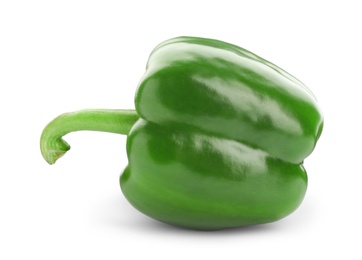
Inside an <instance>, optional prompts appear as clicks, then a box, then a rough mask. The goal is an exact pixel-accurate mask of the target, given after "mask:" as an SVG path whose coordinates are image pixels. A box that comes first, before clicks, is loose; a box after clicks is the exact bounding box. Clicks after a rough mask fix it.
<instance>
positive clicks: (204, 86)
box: [40, 37, 323, 230]
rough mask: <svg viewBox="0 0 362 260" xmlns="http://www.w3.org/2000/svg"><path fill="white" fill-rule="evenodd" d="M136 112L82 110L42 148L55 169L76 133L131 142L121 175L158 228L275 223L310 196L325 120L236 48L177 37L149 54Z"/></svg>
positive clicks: (295, 90) (274, 71) (60, 123)
mask: <svg viewBox="0 0 362 260" xmlns="http://www.w3.org/2000/svg"><path fill="white" fill-rule="evenodd" d="M135 107H136V110H135V111H134V110H106V109H105V110H82V111H77V112H73V113H66V114H63V115H61V116H59V117H58V118H56V119H54V120H53V121H52V122H50V123H49V124H48V125H47V126H46V128H45V129H44V131H43V133H42V136H41V144H40V146H41V151H42V154H43V156H44V158H45V160H46V161H47V162H48V163H50V164H52V163H54V162H55V161H56V160H57V159H58V158H59V157H60V156H62V155H63V154H64V153H65V152H66V151H67V150H68V149H69V145H68V144H67V143H66V142H65V141H64V140H63V139H62V136H64V135H65V134H67V133H69V132H72V131H78V130H96V131H106V132H112V133H120V134H125V135H128V138H127V154H128V159H129V165H128V166H127V167H126V169H125V170H124V172H123V174H122V175H121V178H120V184H121V188H122V191H123V193H124V195H125V196H126V198H127V199H128V200H129V202H130V203H131V204H132V205H133V206H134V207H135V208H137V209H138V210H139V211H141V212H143V213H144V214H146V215H148V216H150V217H152V218H154V219H157V220H159V221H162V222H165V223H169V224H173V225H177V226H181V227H186V228H192V229H201V230H214V229H223V228H231V227H239V226H245V225H252V224H260V223H267V222H272V221H276V220H278V219H281V218H283V217H285V216H287V215H288V214H290V213H291V212H293V211H294V210H295V209H296V208H297V207H298V206H299V205H300V203H301V202H302V200H303V198H304V195H305V192H306V189H307V174H306V171H305V169H304V167H303V160H304V159H305V158H306V157H307V156H308V155H309V154H310V153H311V152H312V151H313V149H314V147H315V145H316V142H317V140H318V139H319V137H320V135H321V132H322V128H323V116H322V113H321V111H320V109H319V107H318V104H317V102H316V99H315V97H314V95H313V94H312V92H311V91H310V90H309V89H308V88H307V87H306V86H305V85H304V84H303V83H301V82H300V81H299V80H298V79H296V78H295V77H293V76H291V75H290V74H288V73H287V72H285V71H284V70H282V69H280V68H279V67H277V66H276V65H274V64H272V63H270V62H268V61H266V60H264V59H262V58H260V57H259V56H257V55H255V54H253V53H251V52H249V51H247V50H245V49H242V48H240V47H238V46H235V45H232V44H229V43H225V42H222V41H218V40H213V39H204V38H195V37H178V38H174V39H171V40H168V41H165V42H163V43H161V44H159V45H158V46H157V47H156V48H155V49H154V50H153V52H152V53H151V55H150V57H149V60H148V64H147V69H146V73H145V75H144V76H143V78H142V79H141V82H140V84H139V86H138V90H137V93H136V97H135Z"/></svg>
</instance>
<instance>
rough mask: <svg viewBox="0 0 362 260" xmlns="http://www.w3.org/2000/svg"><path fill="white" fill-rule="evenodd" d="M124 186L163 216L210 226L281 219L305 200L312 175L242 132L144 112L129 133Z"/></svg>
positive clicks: (141, 205) (138, 204) (135, 200)
mask: <svg viewBox="0 0 362 260" xmlns="http://www.w3.org/2000/svg"><path fill="white" fill-rule="evenodd" d="M127 152H128V154H129V166H128V167H127V168H126V170H125V171H124V173H123V174H122V175H121V187H122V191H123V193H124V195H125V196H126V198H127V199H128V200H129V201H130V203H131V204H133V206H134V207H135V208H137V209H138V210H140V211H141V212H143V213H145V214H147V215H149V216H150V217H152V218H155V219H158V220H160V221H162V222H165V223H169V224H173V225H177V226H182V227H187V228H192V229H202V230H213V229H222V228H230V227H238V226H244V225H251V224H258V223H265V222H270V221H275V220H277V219H280V218H282V217H284V216H286V215H288V214H289V213H291V212H292V211H294V210H295V209H296V208H297V207H298V206H299V204H300V203H301V202H302V200H303V197H304V194H305V191H306V188H307V175H306V173H305V170H304V168H303V166H302V165H299V164H292V163H289V162H284V161H282V160H279V159H276V158H273V157H271V156H269V155H268V154H267V153H266V152H264V151H262V150H259V149H253V148H250V147H248V146H246V145H244V144H242V143H239V142H237V141H234V140H230V139H225V138H219V137H214V136H209V135H204V134H200V133H198V132H197V131H194V130H193V129H183V128H182V127H179V126H178V127H174V128H173V127H165V126H160V125H157V124H154V123H150V122H147V121H145V120H142V119H141V120H139V121H138V122H137V123H136V125H135V126H134V127H133V128H132V131H131V134H130V135H129V137H128V141H127Z"/></svg>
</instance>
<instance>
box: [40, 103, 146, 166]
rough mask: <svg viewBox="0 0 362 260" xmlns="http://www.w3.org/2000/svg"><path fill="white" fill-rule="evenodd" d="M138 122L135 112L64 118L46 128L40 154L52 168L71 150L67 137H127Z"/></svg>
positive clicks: (89, 112)
mask: <svg viewBox="0 0 362 260" xmlns="http://www.w3.org/2000/svg"><path fill="white" fill-rule="evenodd" d="M138 118H139V116H138V114H137V112H136V111H135V110H115V109H114V110H113V109H85V110H80V111H75V112H70V113H65V114H62V115H60V116H58V117H57V118H55V119H54V120H53V121H51V122H50V123H49V124H48V125H47V126H46V127H45V128H44V130H43V132H42V135H41V138H40V150H41V153H42V155H43V157H44V159H45V160H46V161H47V162H48V163H49V164H54V163H55V162H56V161H57V159H59V158H60V157H62V156H63V155H64V154H65V153H66V152H67V151H68V150H69V149H70V146H69V144H67V142H65V141H64V140H63V139H62V137H63V136H64V135H66V134H68V133H70V132H75V131H81V130H90V131H101V132H110V133H116V134H123V135H127V134H128V133H129V131H130V130H131V128H132V126H133V124H134V123H135V122H136V121H137V120H138Z"/></svg>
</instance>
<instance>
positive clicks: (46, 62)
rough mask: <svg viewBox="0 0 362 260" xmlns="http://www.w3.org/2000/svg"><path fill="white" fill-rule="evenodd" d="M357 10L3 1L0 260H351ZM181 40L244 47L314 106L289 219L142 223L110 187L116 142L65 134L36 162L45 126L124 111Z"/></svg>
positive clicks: (342, 4)
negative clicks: (155, 57)
mask: <svg viewBox="0 0 362 260" xmlns="http://www.w3.org/2000/svg"><path fill="white" fill-rule="evenodd" d="M358 2H359V1H348V0H344V1H309V2H308V1H228V0H223V1H211V0H210V1H197V0H194V1H187V0H184V1H156V0H152V1H79V0H71V1H67V0H63V1H39V0H34V1H16V0H12V1H10V0H9V1H6V0H5V1H1V2H0V106H1V108H0V116H1V121H0V122H1V123H0V131H1V143H0V145H1V146H0V153H1V154H0V155H1V156H0V174H1V175H0V239H1V241H0V258H1V259H30V258H34V259H134V258H135V257H139V259H144V258H147V259H148V258H151V259H236V258H239V259H265V258H268V259H317V258H319V259H328V258H330V257H332V256H334V257H336V259H361V257H362V253H361V248H360V246H361V232H362V224H361V221H362V214H361V211H360V210H359V209H360V208H361V198H362V191H361V181H362V177H361V175H362V172H361V147H362V141H361V130H362V128H361V124H360V121H361V110H362V102H361V95H360V89H361V87H362V86H361V75H362V70H361V69H362V65H361V60H362V51H361V46H362V41H361V37H360V36H361V31H362V30H361V27H362V18H361V17H362V15H361V7H360V6H359V5H358ZM181 35H190V36H200V37H207V38H216V39H220V40H223V41H227V42H231V43H234V44H236V45H239V46H242V47H244V48H246V49H248V50H250V51H252V52H254V53H256V54H258V55H260V56H262V57H264V58H266V59H267V60H270V61H272V62H273V63H275V64H277V65H279V66H280V67H282V68H284V69H285V70H287V71H288V72H290V73H291V74H292V75H294V76H296V77H297V78H299V79H300V80H302V81H303V82H304V83H305V84H306V85H307V86H308V87H309V88H310V89H311V90H312V91H313V92H314V94H315V95H316V97H317V99H318V101H319V103H320V106H321V107H322V109H323V112H324V115H325V128H324V132H323V134H322V137H321V139H320V141H319V143H318V145H317V148H316V149H315V151H314V153H313V154H312V155H311V156H310V157H309V158H307V159H306V160H305V167H306V169H307V171H308V176H309V187H308V191H307V195H306V197H305V200H304V202H303V204H302V205H301V206H300V208H299V209H298V210H297V211H295V212H294V213H293V214H292V215H290V216H288V217H287V218H285V219H283V220H280V221H278V222H275V223H271V224H266V225H259V226H253V227H246V228H239V229H232V230H224V231H217V232H199V231H189V230H183V229H178V228H174V227H171V226H168V225H165V224H161V223H158V222H156V221H154V220H152V219H150V218H148V217H146V216H144V215H142V214H141V213H139V212H137V211H136V210H135V209H133V208H132V206H130V204H129V203H128V202H127V201H126V199H125V198H124V197H123V194H122V192H121V190H120V188H119V183H118V179H119V174H120V173H121V172H122V170H123V168H124V167H125V166H126V165H127V157H126V153H125V142H126V137H125V136H119V135H113V134H106V133H96V132H78V133H71V134H69V135H67V136H66V138H65V139H66V140H67V141H68V142H69V143H70V144H71V146H72V149H71V150H70V151H69V152H68V153H67V154H66V155H65V156H64V157H63V158H61V159H60V160H59V161H58V162H57V163H56V164H55V165H53V166H49V165H48V164H47V163H46V162H45V161H44V160H43V159H42V157H41V155H40V151H39V137H40V134H41V131H42V129H43V127H44V126H45V125H46V124H47V123H48V122H49V121H50V120H52V119H53V118H54V117H55V116H57V115H59V114H61V113H64V112H68V111H74V110H78V109H83V108H133V107H134V104H133V98H134V93H135V90H136V87H137V84H138V82H139V79H140V78H141V76H142V74H143V72H144V69H145V64H146V61H147V58H148V55H149V53H150V52H151V50H152V49H153V47H155V45H157V44H158V43H159V42H161V41H164V40H166V39H169V38H172V37H175V36H181ZM141 257H142V258H141Z"/></svg>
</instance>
